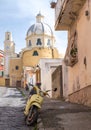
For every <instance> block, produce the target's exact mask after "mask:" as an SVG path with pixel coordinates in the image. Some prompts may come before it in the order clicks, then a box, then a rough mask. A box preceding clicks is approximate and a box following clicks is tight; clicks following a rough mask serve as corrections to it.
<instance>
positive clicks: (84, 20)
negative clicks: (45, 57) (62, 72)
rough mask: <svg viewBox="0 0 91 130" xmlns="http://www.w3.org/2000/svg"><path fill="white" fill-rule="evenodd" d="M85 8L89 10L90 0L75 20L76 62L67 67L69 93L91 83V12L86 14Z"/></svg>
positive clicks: (90, 8)
mask: <svg viewBox="0 0 91 130" xmlns="http://www.w3.org/2000/svg"><path fill="white" fill-rule="evenodd" d="M86 10H88V11H89V12H91V2H89V8H88V3H87V2H86V4H85V5H84V7H83V8H82V9H81V11H80V14H79V16H78V19H77V21H76V31H77V47H78V62H77V63H76V64H75V65H74V66H73V67H69V72H68V74H69V76H68V77H69V94H71V93H73V92H75V91H78V90H79V89H83V88H85V87H87V86H88V85H91V14H89V15H90V16H86V15H85V11H86ZM72 29H74V25H73V26H72V27H71V30H72ZM69 33H70V32H69Z"/></svg>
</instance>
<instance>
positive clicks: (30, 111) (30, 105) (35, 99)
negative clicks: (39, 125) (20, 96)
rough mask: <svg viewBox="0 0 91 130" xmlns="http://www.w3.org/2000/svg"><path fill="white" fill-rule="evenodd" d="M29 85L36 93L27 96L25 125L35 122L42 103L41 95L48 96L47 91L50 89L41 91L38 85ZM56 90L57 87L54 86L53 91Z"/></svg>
mask: <svg viewBox="0 0 91 130" xmlns="http://www.w3.org/2000/svg"><path fill="white" fill-rule="evenodd" d="M31 86H32V87H33V89H34V90H35V91H36V93H35V94H33V95H31V96H30V97H29V98H28V100H27V103H26V106H25V110H24V115H25V117H26V118H25V121H26V125H32V124H34V123H36V122H37V119H38V113H39V109H40V108H41V105H42V103H43V97H44V96H46V95H48V96H49V94H48V92H49V91H51V90H47V91H45V92H43V91H41V89H40V88H39V87H38V86H33V85H31ZM56 90H57V88H55V89H54V90H53V91H56Z"/></svg>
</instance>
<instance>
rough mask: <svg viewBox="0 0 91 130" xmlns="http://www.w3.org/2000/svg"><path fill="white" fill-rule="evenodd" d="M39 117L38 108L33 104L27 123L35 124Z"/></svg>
mask: <svg viewBox="0 0 91 130" xmlns="http://www.w3.org/2000/svg"><path fill="white" fill-rule="evenodd" d="M37 119H38V108H37V107H36V106H32V107H31V109H30V110H29V114H28V116H27V118H26V124H27V125H33V124H34V123H37Z"/></svg>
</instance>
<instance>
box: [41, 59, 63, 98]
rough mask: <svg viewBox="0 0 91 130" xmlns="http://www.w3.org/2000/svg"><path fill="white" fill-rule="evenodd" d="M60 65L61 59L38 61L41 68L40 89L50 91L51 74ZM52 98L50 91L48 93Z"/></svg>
mask: <svg viewBox="0 0 91 130" xmlns="http://www.w3.org/2000/svg"><path fill="white" fill-rule="evenodd" d="M61 64H62V59H40V62H39V66H40V68H41V83H42V85H41V89H42V90H51V89H52V73H53V72H54V70H55V69H56V68H57V67H58V66H59V65H61ZM49 95H50V97H52V91H50V92H49Z"/></svg>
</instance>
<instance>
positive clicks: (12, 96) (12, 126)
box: [0, 87, 34, 130]
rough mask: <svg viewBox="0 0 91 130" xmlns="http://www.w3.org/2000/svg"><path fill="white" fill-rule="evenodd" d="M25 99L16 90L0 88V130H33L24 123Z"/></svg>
mask: <svg viewBox="0 0 91 130" xmlns="http://www.w3.org/2000/svg"><path fill="white" fill-rule="evenodd" d="M24 105H25V99H24V97H23V96H22V94H21V93H20V92H19V91H18V90H17V89H16V88H5V87H4V88H2V87H0V130H34V127H28V126H26V125H25V122H24V115H23V107H24Z"/></svg>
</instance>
